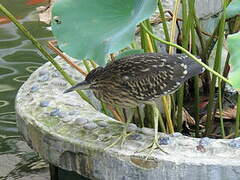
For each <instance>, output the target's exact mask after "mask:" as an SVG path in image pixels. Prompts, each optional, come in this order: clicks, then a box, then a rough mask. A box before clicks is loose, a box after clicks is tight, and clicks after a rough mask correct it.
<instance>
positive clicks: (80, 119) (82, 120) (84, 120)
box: [74, 118, 89, 124]
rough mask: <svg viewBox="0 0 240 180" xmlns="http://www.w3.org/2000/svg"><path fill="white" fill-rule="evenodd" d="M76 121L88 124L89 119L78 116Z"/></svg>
mask: <svg viewBox="0 0 240 180" xmlns="http://www.w3.org/2000/svg"><path fill="white" fill-rule="evenodd" d="M74 122H75V123H77V124H86V123H88V122H89V121H88V120H87V119H84V118H77V119H75V121H74Z"/></svg>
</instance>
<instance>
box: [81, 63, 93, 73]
mask: <svg viewBox="0 0 240 180" xmlns="http://www.w3.org/2000/svg"><path fill="white" fill-rule="evenodd" d="M83 64H84V66H85V68H86V69H87V72H88V73H89V72H90V71H91V68H90V65H89V63H88V61H87V60H83Z"/></svg>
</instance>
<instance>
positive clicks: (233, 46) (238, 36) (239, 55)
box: [227, 32, 240, 89]
mask: <svg viewBox="0 0 240 180" xmlns="http://www.w3.org/2000/svg"><path fill="white" fill-rule="evenodd" d="M227 42H228V50H229V53H230V55H231V56H230V60H229V64H230V72H229V80H230V81H231V83H232V85H233V87H234V88H236V89H240V49H239V47H240V32H238V33H235V34H232V35H229V36H228V39H227Z"/></svg>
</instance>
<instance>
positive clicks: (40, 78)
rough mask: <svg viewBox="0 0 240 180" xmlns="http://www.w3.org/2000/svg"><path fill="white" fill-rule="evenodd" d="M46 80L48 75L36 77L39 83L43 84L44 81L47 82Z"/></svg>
mask: <svg viewBox="0 0 240 180" xmlns="http://www.w3.org/2000/svg"><path fill="white" fill-rule="evenodd" d="M48 80H49V74H45V75H42V76H39V77H38V81H39V82H44V81H48Z"/></svg>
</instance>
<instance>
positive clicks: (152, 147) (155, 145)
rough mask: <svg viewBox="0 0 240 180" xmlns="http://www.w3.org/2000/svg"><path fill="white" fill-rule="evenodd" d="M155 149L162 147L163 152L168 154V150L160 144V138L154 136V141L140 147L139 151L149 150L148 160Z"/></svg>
mask: <svg viewBox="0 0 240 180" xmlns="http://www.w3.org/2000/svg"><path fill="white" fill-rule="evenodd" d="M155 149H160V150H161V151H162V152H164V153H165V154H168V153H167V152H166V151H164V150H163V149H162V148H161V146H160V144H159V143H158V138H154V139H153V141H152V142H151V144H149V145H148V146H146V147H145V148H143V149H140V150H138V151H137V152H138V153H139V152H142V151H145V150H148V153H147V156H146V158H145V159H146V160H147V159H148V158H149V156H150V155H151V154H152V153H153V151H154V150H155Z"/></svg>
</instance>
